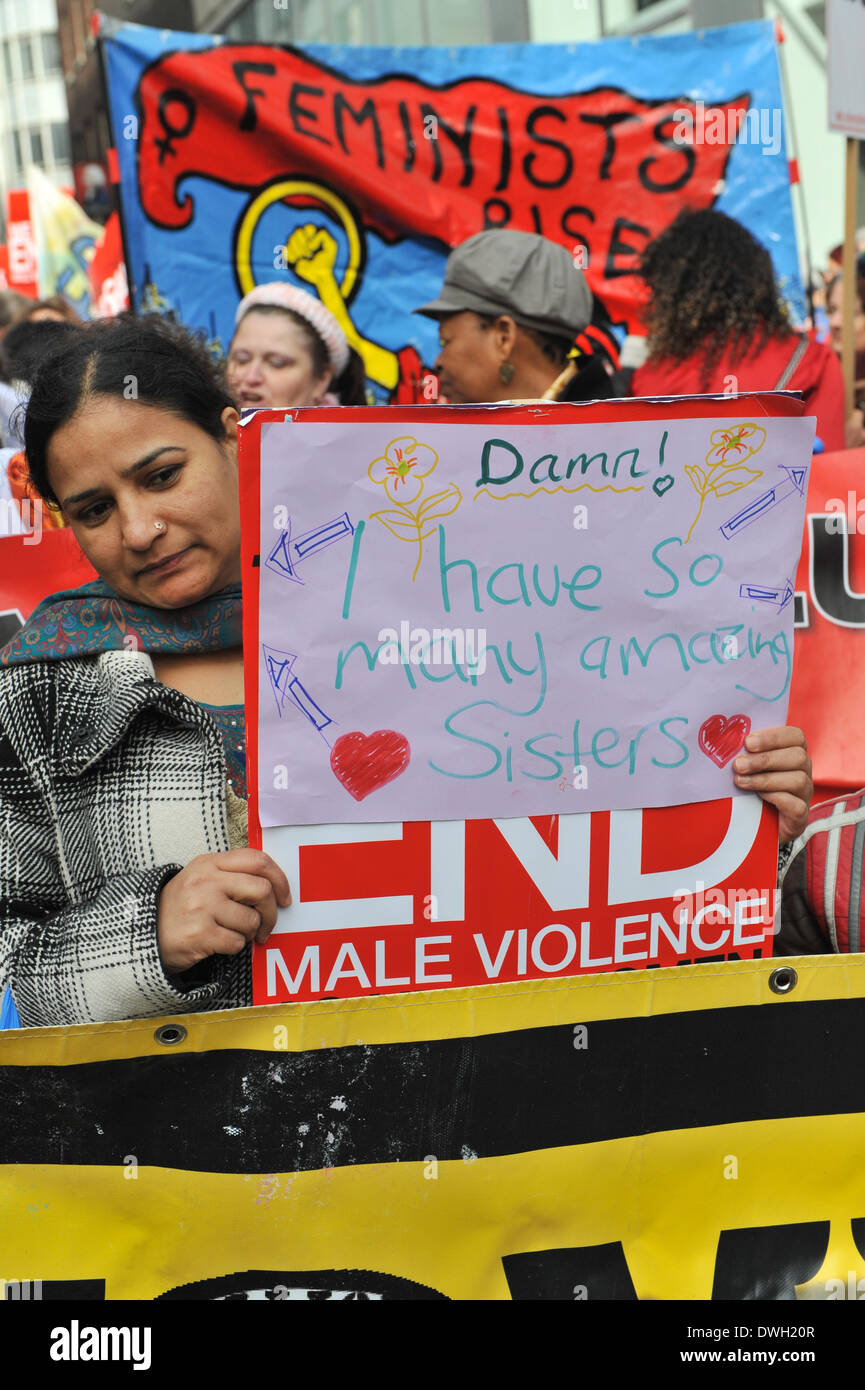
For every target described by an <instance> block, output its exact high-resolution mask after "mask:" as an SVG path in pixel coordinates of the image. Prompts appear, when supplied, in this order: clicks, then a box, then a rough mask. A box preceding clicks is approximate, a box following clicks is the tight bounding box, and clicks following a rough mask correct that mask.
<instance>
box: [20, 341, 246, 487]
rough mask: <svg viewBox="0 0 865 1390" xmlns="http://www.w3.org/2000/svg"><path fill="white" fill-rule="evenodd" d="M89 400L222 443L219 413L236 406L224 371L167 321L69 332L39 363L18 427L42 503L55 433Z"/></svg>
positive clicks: (223, 435) (205, 351) (205, 350)
mask: <svg viewBox="0 0 865 1390" xmlns="http://www.w3.org/2000/svg"><path fill="white" fill-rule="evenodd" d="M34 326H36V327H41V326H42V325H34ZM46 326H47V325H46ZM56 326H57V327H59V326H60V325H56ZM94 396H113V397H116V398H118V399H120V400H134V401H137V402H138V403H139V405H152V406H158V407H159V408H160V409H162V410H167V411H170V412H171V413H172V414H173V415H177V416H179V418H180V419H181V420H188V421H189V422H190V423H191V424H193V425H197V426H198V427H199V429H201V430H203V431H204V433H205V434H209V435H210V437H211V439H215V440H217V441H218V442H220V443H221V442H222V441H223V440H224V439H225V437H226V434H225V427H224V425H223V423H222V412H223V411H224V410H225V409H226V407H229V408H233V404H234V403H233V401H232V399H231V397H230V396H229V394H228V391H227V390H226V387H225V382H224V380H223V375H222V368H221V367H220V366H217V364H216V363H215V362H214V361H213V358H212V357H211V356H210V354H209V352H208V351H207V348H206V347H205V345H204V343H203V342H202V341H199V340H198V339H196V338H193V337H192V336H191V334H189V333H188V332H187V331H186V329H184V328H181V327H180V326H179V325H178V324H176V323H172V322H171V320H169V319H165V318H160V317H159V316H158V315H145V316H143V317H141V318H136V317H135V316H133V315H132V314H120V315H118V317H117V318H113V319H99V320H97V322H95V323H91V324H87V325H86V326H84V327H82V328H77V329H75V330H74V333H70V334H68V335H66V336H64V338H63V341H62V343H61V344H60V346H59V347H58V348H57V350H56V351H55V352H53V353H52V354H51V356H50V357H47V358H45V359H43V361H42V362H41V363H40V366H39V371H38V373H37V375H36V379H35V381H34V382H33V385H32V390H31V392H30V400H29V402H28V405H27V415H26V418H25V421H24V449H25V452H26V454H27V464H28V467H29V470H30V479H31V481H32V483H33V485H34V487H35V488H36V490H37V492H38V493H39V494H40V496H41V497H43V498H44V499H45V500H46V501H47V502H50V503H53V504H54V505H57V498H56V497H55V495H54V492H53V491H52V488H51V484H50V483H49V481H48V469H47V464H46V455H47V452H48V446H49V444H50V442H51V439H52V437H53V435H54V434H55V432H56V431H57V430H58V429H60V428H61V426H63V425H65V424H66V423H67V421H69V420H71V419H72V417H73V415H75V414H76V412H77V411H78V410H79V409H80V408H81V406H82V405H83V404H84V402H85V401H87V400H90V399H92V398H93V397H94Z"/></svg>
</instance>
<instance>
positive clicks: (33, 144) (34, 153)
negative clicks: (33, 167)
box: [30, 127, 45, 168]
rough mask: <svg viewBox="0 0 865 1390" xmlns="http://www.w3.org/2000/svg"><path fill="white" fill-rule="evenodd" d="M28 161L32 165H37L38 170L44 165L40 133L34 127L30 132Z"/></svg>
mask: <svg viewBox="0 0 865 1390" xmlns="http://www.w3.org/2000/svg"><path fill="white" fill-rule="evenodd" d="M30 159H31V162H32V163H33V164H38V165H39V167H40V168H41V167H42V165H43V164H44V163H45V156H44V154H43V151H42V131H41V130H37V129H36V128H35V127H34V128H33V129H32V130H31V131H30Z"/></svg>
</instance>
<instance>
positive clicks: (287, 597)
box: [258, 396, 813, 826]
mask: <svg viewBox="0 0 865 1390" xmlns="http://www.w3.org/2000/svg"><path fill="white" fill-rule="evenodd" d="M778 408H779V409H782V411H783V413H781V414H775V415H773V414H767V413H766V412H767V410H768V411H771V410H772V409H773V407H772V398H771V397H759V396H755V397H743V398H740V400H739V402H738V410H737V413H736V415H734V416H733V417H732V418H731V417H730V416H729V414H728V413H726V411H725V412H722V411H721V410H720V409H717V413H714V414H713V410H712V405H711V402H707V404H706V406H705V412H706V413H705V414H703V415H701V416H699V417H697V418H681V414H682V413H681V410H680V409H679V408H678V407H677V405H676V404H674V403H673V402H668V403H667V404H666V407H665V405H664V403H659V404H658V405H656V406H655V408H654V413H653V415H652V418H649V419H635V418H633V407H629V406H628V405H627V404H625V403H623V404H622V405H621V406H619V407H618V408H617V407H615V406H613V407H611V408H610V410H609V411H608V416H609V418H608V419H606V420H598V419H591V418H587V417H585V416H581V414H580V409H579V408H576V409H574V408H569V407H555V406H550V407H535V408H533V407H506V408H504V409H502V408H499V409H496V410H488V411H486V412H483V411H481V412H478V411H473V412H462V411H460V410H455V409H450V410H447V409H446V410H434V409H429V410H427V411H424V410H419V411H416V412H414V414H413V415H412V414H411V412H408V413H407V412H401V415H402V416H403V417H405V416H406V414H408V417H409V418H401V419H395V418H393V416H390V417H388V416H386V417H385V418H384V419H381V418H376V419H371V418H370V417H369V415H368V414H367V413H365V412H362V411H359V412H349V411H342V412H339V413H337V414H333V413H331V414H330V415H329V416H327V415H321V416H318V417H317V416H316V414H315V413H310V412H295V413H294V417H288V416H287V417H286V418H285V419H280V420H277V421H272V422H270V423H266V424H264V425H263V426H262V429H261V521H260V524H261V532H260V566H261V579H260V583H261V597H260V615H259V617H260V632H259V659H260V669H259V685H260V691H261V701H260V729H259V750H258V756H259V772H260V784H259V814H260V817H261V822H262V825H272V826H276V825H299V824H323V823H324V824H330V823H334V822H340V823H345V822H381V821H399V820H406V819H417V818H418V817H420V816H423V817H424V818H429V819H431V820H448V819H455V818H459V819H464V818H466V817H473V818H482V817H489V816H499V817H501V816H507V817H523V816H536V815H545V814H559V813H563V812H564V813H568V812H570V813H576V812H580V813H581V812H587V811H593V810H616V809H624V808H629V807H649V806H663V805H676V804H682V803H686V802H689V801H704V800H708V799H710V798H713V797H721V796H727V795H730V794H732V793H733V792H734V791H735V789H734V785H733V780H732V776H731V771H730V763H731V762H732V759H733V758H734V757H735V755H736V753H737V752H738V751H739V750H740V749H741V747H742V744H743V741H744V739H745V736H746V735H747V733H748V731H749V729H750V728H752V727H754V728H761V727H765V726H767V725H780V724H783V723H784V720H785V714H786V708H787V696H788V691H789V685H790V674H791V669H792V625H793V602H792V599H793V592H794V577H795V571H796V564H797V560H798V555H799V548H800V544H801V537H802V522H803V513H804V497H805V491H806V486H807V476H808V467H809V461H810V449H811V442H812V438H813V422H812V421H810V420H803V419H800V418H797V412H798V410H799V407H798V405H797V404H794V403H791V402H789V401H784V400H783V399H782V401H781V406H779V407H778ZM469 417H470V418H469ZM563 789H564V790H565V793H566V796H565V800H566V804H565V805H563Z"/></svg>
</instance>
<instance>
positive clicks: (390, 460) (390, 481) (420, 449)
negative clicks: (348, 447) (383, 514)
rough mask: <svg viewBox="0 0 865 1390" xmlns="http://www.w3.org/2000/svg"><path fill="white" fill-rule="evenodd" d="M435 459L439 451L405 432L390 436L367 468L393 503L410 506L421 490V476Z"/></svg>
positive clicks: (433, 466)
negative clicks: (397, 437) (380, 455)
mask: <svg viewBox="0 0 865 1390" xmlns="http://www.w3.org/2000/svg"><path fill="white" fill-rule="evenodd" d="M438 461H439V456H438V454H437V453H436V451H435V449H431V448H430V446H429V444H419V443H418V442H417V440H416V439H414V438H413V437H412V436H411V435H404V436H403V437H402V438H401V439H392V440H391V442H390V443H389V444H388V446H387V448H386V449H385V451H384V455H383V457H381V458H377V459H373V461H372V463H371V464H370V466H369V470H368V471H369V476H370V478H371V479H372V481H373V482H374V483H379V484H380V485H381V486H382V487H384V490H385V492H386V493H387V495H388V497H389V498H390V500H391V501H392V502H396V503H397V504H399V505H402V506H406V505H407V506H411V504H412V502H416V501H417V499H418V498H419V497H420V495H421V493H422V492H423V479H424V478H428V477H429V475H430V473H432V471H433V469H434V468H435V467H436V465H437V463H438Z"/></svg>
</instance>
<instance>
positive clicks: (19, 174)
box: [10, 130, 24, 183]
mask: <svg viewBox="0 0 865 1390" xmlns="http://www.w3.org/2000/svg"><path fill="white" fill-rule="evenodd" d="M10 138H11V142H12V163H13V166H14V168H15V178H16V181H17V182H19V183H20V181H21V179H22V178H23V177H24V163H23V161H22V159H21V137H20V136H19V134H18V131H17V130H13V131H12V132H11V136H10Z"/></svg>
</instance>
